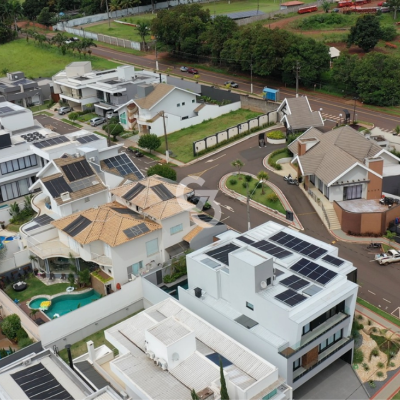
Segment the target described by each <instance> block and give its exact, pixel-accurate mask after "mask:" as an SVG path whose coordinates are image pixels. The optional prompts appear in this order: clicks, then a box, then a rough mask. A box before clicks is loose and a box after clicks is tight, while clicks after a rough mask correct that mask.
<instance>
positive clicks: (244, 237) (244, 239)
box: [236, 236, 254, 244]
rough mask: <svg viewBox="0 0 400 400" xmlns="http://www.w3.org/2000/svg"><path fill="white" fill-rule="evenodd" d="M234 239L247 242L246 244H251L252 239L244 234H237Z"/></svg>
mask: <svg viewBox="0 0 400 400" xmlns="http://www.w3.org/2000/svg"><path fill="white" fill-rule="evenodd" d="M236 239H238V240H240V241H241V242H243V243H247V244H253V243H254V240H251V239H249V238H247V237H246V236H239V237H237V238H236Z"/></svg>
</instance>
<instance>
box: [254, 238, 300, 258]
mask: <svg viewBox="0 0 400 400" xmlns="http://www.w3.org/2000/svg"><path fill="white" fill-rule="evenodd" d="M253 246H254V247H256V248H257V249H260V250H262V251H263V252H264V253H268V254H271V255H272V256H273V257H276V258H279V259H283V258H286V257H289V256H291V255H292V254H293V253H291V252H290V251H288V250H286V249H282V247H279V246H276V245H275V244H273V243H271V242H268V241H267V240H260V241H259V242H257V243H253Z"/></svg>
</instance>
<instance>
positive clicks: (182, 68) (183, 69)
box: [180, 65, 189, 72]
mask: <svg viewBox="0 0 400 400" xmlns="http://www.w3.org/2000/svg"><path fill="white" fill-rule="evenodd" d="M188 69H189V68H188V67H185V66H184V65H182V67H181V68H180V70H181V71H182V72H187V71H188Z"/></svg>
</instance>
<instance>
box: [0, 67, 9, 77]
mask: <svg viewBox="0 0 400 400" xmlns="http://www.w3.org/2000/svg"><path fill="white" fill-rule="evenodd" d="M9 72H10V70H9V69H8V68H3V69H2V70H1V74H2V75H7V74H8V73H9Z"/></svg>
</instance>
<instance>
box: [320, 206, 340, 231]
mask: <svg viewBox="0 0 400 400" xmlns="http://www.w3.org/2000/svg"><path fill="white" fill-rule="evenodd" d="M324 214H325V216H326V218H327V220H328V222H329V228H330V230H335V229H341V226H340V222H339V219H338V217H337V215H336V212H335V210H334V208H333V207H332V208H328V209H325V213H324Z"/></svg>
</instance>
